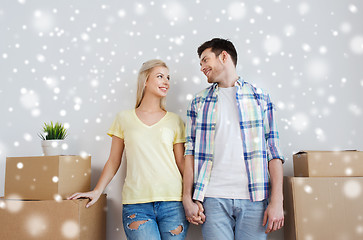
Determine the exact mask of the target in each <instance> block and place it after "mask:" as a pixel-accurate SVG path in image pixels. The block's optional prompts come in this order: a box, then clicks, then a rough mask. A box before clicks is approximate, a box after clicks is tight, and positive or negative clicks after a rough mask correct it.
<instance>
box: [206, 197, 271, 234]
mask: <svg viewBox="0 0 363 240" xmlns="http://www.w3.org/2000/svg"><path fill="white" fill-rule="evenodd" d="M267 204H268V202H267V200H263V201H260V202H251V201H250V200H249V199H224V198H210V197H206V198H205V199H204V202H203V206H204V212H205V216H206V221H205V223H204V224H203V225H202V233H203V238H204V240H214V239H215V240H234V239H242V240H266V239H267V234H266V233H265V230H266V227H264V226H262V223H263V215H264V212H265V209H266V207H267Z"/></svg>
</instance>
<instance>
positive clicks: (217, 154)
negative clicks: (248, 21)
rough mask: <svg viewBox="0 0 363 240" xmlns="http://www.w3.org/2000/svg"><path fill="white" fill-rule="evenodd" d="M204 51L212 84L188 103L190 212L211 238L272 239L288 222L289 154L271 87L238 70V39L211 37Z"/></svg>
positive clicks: (186, 193)
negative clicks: (286, 185)
mask: <svg viewBox="0 0 363 240" xmlns="http://www.w3.org/2000/svg"><path fill="white" fill-rule="evenodd" d="M198 55H199V58H200V66H201V71H202V72H203V73H204V74H205V76H206V77H207V79H208V82H209V83H211V84H212V85H211V86H210V87H208V88H206V89H204V90H203V91H201V92H200V93H198V94H196V96H195V97H194V98H193V99H192V101H191V103H190V106H189V108H188V111H187V118H188V119H187V125H186V150H185V169H184V190H183V205H184V209H185V213H186V217H187V219H188V221H190V222H192V223H194V224H197V225H198V224H203V225H202V233H203V237H204V239H206V240H210V239H218V240H223V239H230V240H233V239H251V240H260V239H266V238H267V233H269V232H272V231H275V230H277V229H280V228H281V227H282V226H283V224H284V213H283V194H282V181H283V168H282V163H283V162H284V158H283V156H282V154H281V152H280V149H279V137H278V132H277V129H276V122H275V121H276V119H275V117H274V112H273V111H274V106H273V104H272V103H271V100H270V97H269V95H268V94H265V93H263V92H262V91H261V90H260V89H256V88H255V87H253V86H252V85H251V84H249V83H247V82H245V81H244V80H243V79H241V78H240V77H239V76H238V75H237V72H236V64H237V52H236V49H235V47H234V46H233V44H232V43H231V42H230V41H228V40H225V39H220V38H214V39H212V40H210V41H207V42H205V43H203V44H202V45H201V46H200V47H199V48H198ZM269 198H270V199H269ZM268 199H269V200H268ZM268 201H269V202H268Z"/></svg>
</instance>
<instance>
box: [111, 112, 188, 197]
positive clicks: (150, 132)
mask: <svg viewBox="0 0 363 240" xmlns="http://www.w3.org/2000/svg"><path fill="white" fill-rule="evenodd" d="M107 134H108V135H110V136H111V137H112V136H117V137H119V138H122V139H124V143H125V151H126V159H127V168H126V179H125V183H124V187H123V190H122V203H123V204H135V203H146V202H155V201H181V200H182V176H181V174H180V172H179V169H178V166H177V164H176V162H175V156H174V151H173V144H176V143H183V142H185V133H184V123H183V121H182V120H181V118H180V117H179V116H178V115H177V114H175V113H172V112H167V113H166V115H165V116H164V117H163V118H162V119H161V120H160V121H159V122H157V123H155V124H154V125H152V126H148V125H146V124H144V123H143V122H142V121H141V120H140V119H139V118H138V117H137V115H136V113H135V109H132V110H125V111H121V112H119V113H118V114H117V116H116V119H115V120H114V122H113V123H112V125H111V128H110V130H109V131H108V132H107Z"/></svg>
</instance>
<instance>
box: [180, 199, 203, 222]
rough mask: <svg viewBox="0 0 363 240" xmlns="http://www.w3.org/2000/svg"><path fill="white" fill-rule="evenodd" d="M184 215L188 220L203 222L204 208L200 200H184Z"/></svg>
mask: <svg viewBox="0 0 363 240" xmlns="http://www.w3.org/2000/svg"><path fill="white" fill-rule="evenodd" d="M183 205H184V211H185V217H186V219H187V220H188V222H190V223H192V224H194V225H199V224H203V223H204V222H205V215H204V208H203V205H202V203H201V202H199V201H195V202H194V201H193V200H192V199H188V200H184V201H183Z"/></svg>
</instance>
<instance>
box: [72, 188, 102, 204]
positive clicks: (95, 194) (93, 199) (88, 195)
mask: <svg viewBox="0 0 363 240" xmlns="http://www.w3.org/2000/svg"><path fill="white" fill-rule="evenodd" d="M100 196H101V193H100V192H98V191H95V190H93V191H90V192H83V193H74V194H73V195H72V196H70V197H68V198H67V200H74V199H79V198H88V199H90V200H91V201H90V202H88V203H87V205H86V208H89V207H90V206H92V205H93V204H95V202H97V200H98V199H99V198H100Z"/></svg>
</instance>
